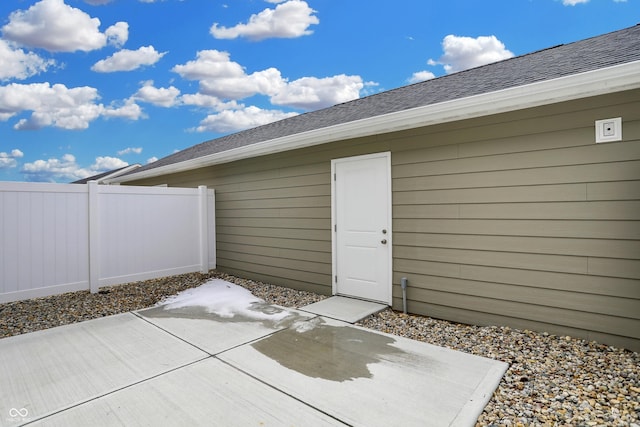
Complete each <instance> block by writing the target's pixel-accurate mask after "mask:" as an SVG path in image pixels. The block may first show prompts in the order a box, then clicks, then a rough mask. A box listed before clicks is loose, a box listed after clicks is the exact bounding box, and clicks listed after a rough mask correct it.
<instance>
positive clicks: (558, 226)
mask: <svg viewBox="0 0 640 427" xmlns="http://www.w3.org/2000/svg"><path fill="white" fill-rule="evenodd" d="M393 215H394V218H396V219H395V220H394V222H393V229H394V231H395V232H396V233H403V232H404V233H407V232H413V230H415V227H416V226H417V227H418V228H419V229H420V230H421V231H422V232H424V233H439V232H441V231H442V230H445V229H446V230H447V231H448V232H449V233H452V234H467V235H469V234H479V235H493V236H532V237H575V238H585V239H620V240H625V239H631V240H638V239H640V222H638V221H588V220H582V221H570V220H544V219H543V220H517V219H511V220H509V219H430V218H417V219H416V218H415V217H413V216H412V214H411V213H410V212H407V207H406V206H398V207H396V209H394V211H393Z"/></svg>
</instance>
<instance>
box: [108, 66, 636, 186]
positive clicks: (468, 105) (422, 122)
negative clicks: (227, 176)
mask: <svg viewBox="0 0 640 427" xmlns="http://www.w3.org/2000/svg"><path fill="white" fill-rule="evenodd" d="M637 88H640V61H633V62H628V63H625V64H620V65H616V66H612V67H607V68H601V69H598V70H593V71H587V72H584V73H579V74H573V75H570V76H565V77H559V78H556V79H551V80H545V81H542V82H537V83H531V84H528V85H524V86H517V87H514V88H509V89H503V90H499V91H495V92H489V93H484V94H480V95H474V96H470V97H466V98H459V99H455V100H452V101H446V102H441V103H438V104H431V105H426V106H422V107H416V108H412V109H408V110H403V111H398V112H394V113H389V114H385V115H381V116H375V117H370V118H366V119H361V120H356V121H352V122H348V123H343V124H339V125H334V126H329V127H324V128H320V129H315V130H311V131H308V132H303V133H298V134H294V135H289V136H284V137H281V138H276V139H271V140H268V141H262V142H258V143H255V144H251V145H247V146H244V147H238V148H235V149H231V150H227V151H223V152H220V153H214V154H209V155H206V156H202V157H198V158H195V159H190V160H186V161H183V162H179V163H174V164H170V165H166V166H159V167H157V168H153V169H148V170H146V171H141V172H135V173H133V174H129V175H125V176H119V177H116V178H111V179H109V180H107V181H106V183H109V184H114V183H122V182H129V181H135V180H140V179H146V178H154V177H157V176H161V175H166V174H172V173H177V172H185V171H189V170H193V169H198V168H202V167H206V166H213V165H217V164H223V163H229V162H233V161H236V160H242V159H247V158H251V157H257V156H263V155H267V154H274V153H279V152H283V151H289V150H294V149H299V148H305V147H311V146H314V145H320V144H326V143H329V142H335V141H339V140H344V139H351V138H359V137H365V136H371V135H376V134H381V133H389V132H396V131H401V130H408V129H413V128H418V127H423V126H430V125H435V124H440V123H447V122H453V121H458V120H464V119H471V118H475V117H482V116H488V115H492V114H498V113H505V112H509V111H517V110H521V109H525V108H532V107H538V106H542V105H548V104H554V103H558V102H564V101H571V100H576V99H581V98H588V97H592V96H598V95H604V94H608V93H615V92H622V91H626V90H631V89H637Z"/></svg>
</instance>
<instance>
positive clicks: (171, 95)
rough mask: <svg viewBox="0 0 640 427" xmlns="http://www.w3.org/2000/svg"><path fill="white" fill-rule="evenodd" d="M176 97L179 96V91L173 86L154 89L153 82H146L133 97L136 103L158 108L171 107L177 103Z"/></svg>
mask: <svg viewBox="0 0 640 427" xmlns="http://www.w3.org/2000/svg"><path fill="white" fill-rule="evenodd" d="M178 95H180V90H179V89H177V88H175V87H173V86H170V87H168V88H164V87H161V88H156V87H154V86H153V81H147V82H145V83H144V85H143V86H142V87H141V88H140V89H138V91H137V92H136V93H135V95H133V97H134V98H135V99H136V100H138V101H143V102H148V103H150V104H153V105H158V106H160V107H172V106H174V105H176V104H177V103H178Z"/></svg>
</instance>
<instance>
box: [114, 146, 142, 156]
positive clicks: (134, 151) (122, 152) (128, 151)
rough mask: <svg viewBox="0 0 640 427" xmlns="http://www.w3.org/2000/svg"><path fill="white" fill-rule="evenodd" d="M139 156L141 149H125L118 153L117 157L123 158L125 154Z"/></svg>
mask: <svg viewBox="0 0 640 427" xmlns="http://www.w3.org/2000/svg"><path fill="white" fill-rule="evenodd" d="M131 153H133V154H140V153H142V147H127V148H125V149H124V150H120V151H118V156H123V155H125V154H131Z"/></svg>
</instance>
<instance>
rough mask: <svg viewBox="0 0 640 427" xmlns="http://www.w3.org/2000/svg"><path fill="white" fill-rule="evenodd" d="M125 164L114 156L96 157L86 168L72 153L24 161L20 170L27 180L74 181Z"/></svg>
mask: <svg viewBox="0 0 640 427" xmlns="http://www.w3.org/2000/svg"><path fill="white" fill-rule="evenodd" d="M127 165H128V163H127V162H125V161H122V160H120V159H118V158H116V157H96V160H95V163H94V164H92V165H91V166H89V167H88V168H81V167H80V166H79V165H78V163H77V162H76V158H75V156H74V155H73V154H65V155H63V156H62V158H60V159H56V158H51V159H47V160H36V161H35V162H33V163H25V164H24V165H23V166H22V169H21V172H22V173H23V174H24V175H25V177H26V178H27V180H28V181H39V182H59V181H76V180H78V179H84V178H88V177H90V176H92V175H97V174H99V173H103V172H107V171H110V170H113V169H118V168H121V167H124V166H127Z"/></svg>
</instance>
